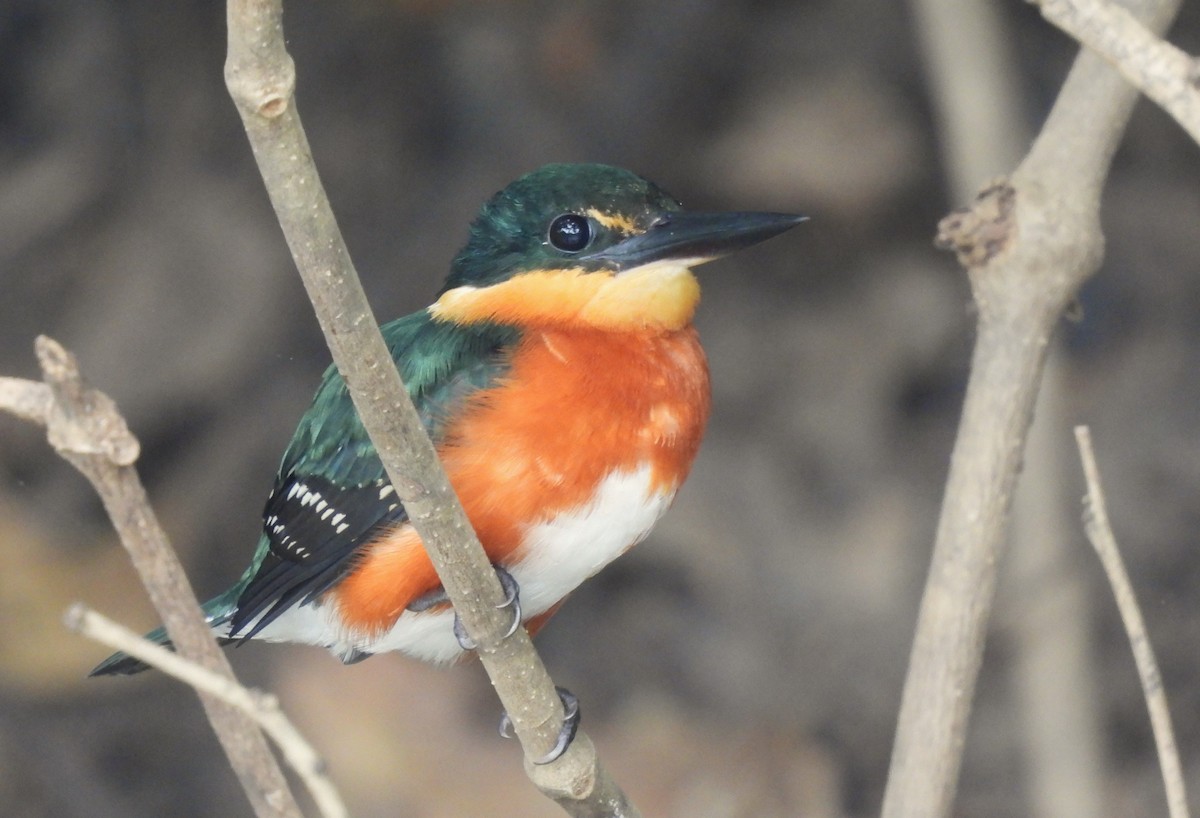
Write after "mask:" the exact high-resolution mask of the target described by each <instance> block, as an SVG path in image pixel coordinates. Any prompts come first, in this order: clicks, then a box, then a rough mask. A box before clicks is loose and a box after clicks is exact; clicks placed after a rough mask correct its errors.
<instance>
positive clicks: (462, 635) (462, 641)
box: [454, 565, 521, 650]
mask: <svg viewBox="0 0 1200 818" xmlns="http://www.w3.org/2000/svg"><path fill="white" fill-rule="evenodd" d="M492 567H493V568H495V569H496V578H497V579H498V580H500V587H501V588H503V589H504V601H503V602H501V603H500V604H499V605H497V606H496V608H498V609H499V610H504V609H505V608H512V614H513V617H512V624H510V625H509V626H508V630H507V631H505V632H504V638H505V639H507V638H508V637H510V636H512V635H513V634H514V633H516V632H517V628H519V627H521V586H519V585H517V581H516V580H515V579H513V575H512V574H510V573H508V571H505V570H504V569H503V568H501V567H500V566H499V565H493V566H492ZM454 638H455V639H457V640H458V645H459V647H461V648H462V649H463V650H475V648H477V647H479V646H478V645H476V644H475V640H474V639H472V638H471V637H470V636H468V635H467V629H466V628H464V627H463V623H462V620H461V619H460V618H459V616H458V614H457V613H455V614H454Z"/></svg>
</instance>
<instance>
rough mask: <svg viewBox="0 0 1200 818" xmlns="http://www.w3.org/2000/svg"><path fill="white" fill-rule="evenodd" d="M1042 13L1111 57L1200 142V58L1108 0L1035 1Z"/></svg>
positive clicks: (1097, 50) (1105, 56)
mask: <svg viewBox="0 0 1200 818" xmlns="http://www.w3.org/2000/svg"><path fill="white" fill-rule="evenodd" d="M1032 1H1033V3H1034V5H1036V6H1038V7H1039V8H1041V10H1042V16H1043V17H1045V18H1046V19H1047V20H1049V21H1050V22H1051V23H1053V24H1054V25H1055V26H1057V27H1058V28H1060V29H1062V30H1063V31H1065V32H1066V33H1067V34H1070V35H1071V36H1072V37H1074V38H1075V39H1076V40H1078V41H1079V42H1080V43H1082V44H1083V45H1085V46H1087V47H1088V48H1090V49H1092V50H1093V51H1095V52H1096V53H1097V54H1099V55H1100V56H1102V57H1103V58H1104V59H1106V60H1108V62H1110V63H1111V64H1112V65H1113V66H1115V67H1116V69H1117V70H1118V71H1120V72H1121V76H1123V77H1125V79H1126V80H1128V81H1129V83H1130V84H1131V85H1133V87H1135V88H1137V89H1138V90H1139V91H1141V92H1142V93H1143V94H1145V95H1146V96H1148V97H1150V99H1152V100H1154V101H1155V102H1156V103H1158V105H1159V107H1161V108H1162V109H1163V110H1164V111H1166V112H1167V113H1168V114H1170V115H1171V116H1172V117H1174V118H1175V121H1176V122H1178V123H1179V125H1180V127H1182V128H1183V129H1184V130H1185V131H1187V132H1188V134H1189V135H1190V136H1191V137H1192V139H1193V140H1195V141H1196V143H1197V144H1200V59H1197V58H1196V57H1193V56H1191V55H1190V54H1188V53H1187V52H1185V51H1182V50H1181V49H1179V48H1177V47H1175V46H1174V45H1172V44H1171V43H1169V42H1166V41H1165V40H1163V39H1162V38H1160V37H1158V36H1156V35H1155V34H1154V33H1153V32H1151V31H1150V30H1149V29H1147V28H1146V27H1145V26H1144V25H1142V24H1141V23H1140V22H1138V20H1137V18H1136V17H1134V16H1133V15H1132V14H1130V13H1129V12H1128V11H1126V10H1125V9H1123V8H1121V7H1120V6H1118V5H1116V4H1115V3H1111V2H1108V0H1032Z"/></svg>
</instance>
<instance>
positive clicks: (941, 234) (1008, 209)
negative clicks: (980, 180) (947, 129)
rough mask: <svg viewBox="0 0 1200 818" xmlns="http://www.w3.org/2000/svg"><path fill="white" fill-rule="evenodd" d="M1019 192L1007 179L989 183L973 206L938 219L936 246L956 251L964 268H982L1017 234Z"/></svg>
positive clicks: (976, 198)
mask: <svg viewBox="0 0 1200 818" xmlns="http://www.w3.org/2000/svg"><path fill="white" fill-rule="evenodd" d="M1016 198H1017V191H1016V188H1014V187H1013V186H1012V185H1011V184H1010V183H1009V181H1008V180H1007V179H1004V178H1000V179H996V180H995V181H993V182H991V183H989V184H988V185H987V186H986V187H984V189H983V190H981V191H980V192H979V195H978V196H976V197H975V203H974V204H973V205H971V207H968V208H963V209H961V210H955V211H954V212H953V213H951V214H950V215H949V216H946V218H944V219H942V220H941V221H940V222H938V232H937V237H936V238H935V239H934V242H933V243H934V245H935V246H936V247H938V248H939V249H942V250H953V251H954V253H955V255H956V256H957V257H958V262H959V264H962V265H963V266H964V267H967V268H973V267H982V266H983V265H985V264H987V263H988V262H989V261H991V260H992V259H993V258H995V257H996V256H998V255H999V254H1000V253H1002V252H1003V251H1004V250H1005V249H1006V248H1007V247H1008V245H1009V244H1010V243H1011V242H1012V240H1013V239H1014V238H1015V236H1016V222H1015V220H1014V219H1013V217H1012V214H1013V208H1014V206H1015V204H1016Z"/></svg>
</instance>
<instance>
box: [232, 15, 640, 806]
mask: <svg viewBox="0 0 1200 818" xmlns="http://www.w3.org/2000/svg"><path fill="white" fill-rule="evenodd" d="M282 15H283V9H282V3H281V0H229V2H228V5H227V19H228V30H229V55H228V59H227V61H226V64H225V79H226V85H227V86H228V87H229V92H230V96H231V97H232V98H233V100H234V103H235V104H236V105H237V108H238V112H239V113H240V114H241V116H242V122H243V125H244V126H245V129H246V134H247V136H248V137H249V140H250V145H251V147H252V149H253V151H254V158H255V161H256V162H257V163H258V167H259V170H260V172H261V173H262V176H263V182H264V185H265V186H266V189H267V193H268V195H269V196H270V198H271V203H272V205H273V206H274V208H275V213H276V216H277V217H278V219H279V223H280V226H281V227H282V228H283V233H284V237H285V239H286V240H287V243H288V247H289V248H290V249H291V251H292V255H293V257H294V259H295V261H296V266H297V268H298V270H299V272H300V276H301V278H302V279H303V281H304V286H305V289H306V290H307V291H308V294H309V298H310V299H311V300H312V302H313V308H314V310H315V312H316V314H317V319H318V321H319V322H320V325H321V329H322V331H323V332H324V334H325V338H326V341H327V343H328V344H329V349H330V352H331V353H332V356H333V360H334V363H335V364H336V365H337V367H338V370H339V372H340V373H341V374H342V377H343V378H344V379H345V381H346V385H347V387H348V388H349V391H350V396H351V398H352V399H353V400H354V405H355V408H356V409H357V410H358V414H359V417H360V418H361V419H362V423H363V426H364V427H365V428H366V430H367V432H368V434H369V435H370V437H371V441H372V442H373V443H374V445H375V448H376V449H377V451H378V453H379V457H380V460H381V461H382V462H383V465H384V467H385V469H386V470H387V474H388V478H389V479H390V480H391V482H392V485H393V486H394V487H395V490H396V494H397V496H399V498H400V499H401V500H402V501H403V503H404V508H405V510H406V512H407V513H408V517H409V519H410V520H411V522H412V524H413V526H414V528H416V530H417V532H418V533H419V534H420V536H421V540H422V542H423V543H424V545H425V548H426V550H427V552H428V553H429V557H430V559H431V561H432V562H433V565H434V567H435V569H436V570H437V573H438V576H439V578H440V579H441V581H442V586H443V587H444V588H445V590H446V594H447V596H449V598H450V601H451V603H452V604H453V605H454V609H455V611H456V613H457V614H458V615H459V617H460V619H461V621H462V624H463V626H464V627H465V629H466V631H467V633H468V635H469V636H470V638H471V639H472V640H473V641H474V642H475V644H476V645H478V654H479V656H480V659H481V660H482V663H483V666H484V668H485V669H486V670H487V673H488V676H489V677H490V678H491V680H492V685H493V687H495V689H496V693H497V695H498V696H499V698H500V701H501V702H502V703H503V705H504V707H505V709H506V710H507V712H508V715H509V717H510V718H511V719H512V721H513V725H514V728H515V731H516V734H517V737H518V738H519V739H520V740H521V745H522V747H523V749H524V751H525V758H526V771H527V772H528V773H529V775H530V777H531V778H532V779H533V780H534V783H535V784H537V786H538V787H539V788H540V789H541V790H542V792H544V793H545V794H546V795H548V796H549V797H551V798H553V799H554V800H556V801H557V802H558V803H559V804H560V805H561V806H562V807H563V808H564V809H566V810H567V811H568V812H569V813H571V814H572V815H575V816H579V817H580V818H583V816H618V815H619V816H636V814H637V813H636V811H635V810H634V808H633V807H632V806H631V805H629V803H628V800H627V799H626V797H625V795H624V794H623V793H622V792H621V791H620V789H619V788H617V786H616V784H615V783H614V782H613V781H612V779H611V778H609V777H608V775H607V774H606V773H605V772H604V770H603V768H602V767H601V766H600V763H599V760H598V758H597V757H596V754H595V748H594V747H593V745H592V743H591V741H589V740H588V739H587V737H586V736H585V735H583V734H582V733H579V734H577V735H576V738H575V741H574V743H573V744H572V745H571V748H570V749H569V750H568V751H567V752H566V753H565V754H564V755H563V756H562V757H560V758H559V759H558V760H557V761H555V762H553V763H551V764H546V765H541V766H534V765H532V764H530V763H529V759H536V758H539V757H542V756H544V755H545V754H546V753H547V751H548V750H550V749H551V748H552V747H553V746H554V745H555V743H556V742H557V738H558V733H559V731H560V727H561V725H562V721H563V707H562V703H561V702H560V700H559V697H558V694H557V692H556V691H555V688H554V683H553V682H552V681H551V679H550V676H549V674H548V673H547V672H546V668H545V666H544V665H543V664H542V662H541V659H540V658H539V657H538V655H537V653H536V651H535V650H534V649H533V645H532V643H531V642H530V640H529V636H528V634H526V632H525V631H524V629H521V628H518V629H517V631H516V632H515V633H513V634H512V635H511V636H508V635H506V634H507V631H508V622H507V618H508V616H507V612H506V611H505V610H503V609H502V608H501V603H502V601H503V599H504V593H503V590H502V589H501V587H500V584H499V582H498V581H497V579H496V575H495V572H494V571H493V570H492V568H491V565H490V563H489V561H488V558H487V555H486V554H485V553H484V551H483V548H482V546H481V545H480V544H479V540H478V539H477V538H476V536H475V533H474V530H473V529H472V528H471V525H470V522H469V521H468V520H467V517H466V514H465V513H464V511H463V509H462V506H461V505H460V504H459V502H458V499H457V498H456V497H455V495H454V492H453V490H452V489H451V487H450V483H449V480H448V479H447V477H446V474H445V471H444V470H443V469H442V467H441V464H440V462H439V460H438V458H437V453H436V451H435V450H434V448H433V444H432V443H431V442H430V440H429V438H428V436H427V435H426V434H425V430H424V427H423V425H422V423H421V420H420V417H419V416H418V415H417V412H416V409H415V408H414V407H413V405H412V401H411V400H410V399H409V397H408V393H407V392H406V390H405V389H404V385H403V383H402V382H401V380H400V375H399V373H398V372H397V371H396V366H395V363H394V362H393V361H392V358H391V355H390V354H389V353H388V351H387V347H386V346H385V344H384V341H383V338H382V336H381V335H380V332H379V328H378V326H377V323H376V321H375V318H374V316H373V315H372V312H371V309H370V306H369V305H368V303H367V300H366V296H365V295H364V294H363V290H362V285H361V284H360V283H359V280H358V274H357V273H356V272H355V270H354V266H353V264H352V263H351V261H350V257H349V253H348V251H347V249H346V246H345V242H344V241H343V239H342V236H341V233H340V231H339V230H338V227H337V222H336V220H335V218H334V215H333V211H332V210H331V208H330V206H329V201H328V198H327V197H326V195H325V191H324V188H323V186H322V185H321V180H320V178H319V176H318V174H317V170H316V167H315V165H314V164H313V161H312V154H311V151H310V150H309V146H308V140H307V138H306V137H305V135H304V130H303V127H302V126H301V123H300V118H299V115H298V113H297V111H296V101H295V96H294V91H295V83H296V72H295V67H294V65H293V63H292V59H291V57H290V56H289V55H288V53H287V49H286V45H285V42H284V37H283V22H282Z"/></svg>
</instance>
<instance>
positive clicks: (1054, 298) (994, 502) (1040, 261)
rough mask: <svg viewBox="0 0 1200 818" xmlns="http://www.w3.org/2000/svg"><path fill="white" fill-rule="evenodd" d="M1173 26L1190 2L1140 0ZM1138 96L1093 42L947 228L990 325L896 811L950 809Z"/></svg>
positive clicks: (936, 564) (907, 722)
mask: <svg viewBox="0 0 1200 818" xmlns="http://www.w3.org/2000/svg"><path fill="white" fill-rule="evenodd" d="M1141 6H1142V8H1143V10H1144V11H1145V12H1146V15H1147V16H1148V17H1151V18H1153V19H1152V21H1150V22H1149V25H1150V27H1151V28H1152V29H1154V30H1163V29H1164V28H1165V27H1166V24H1167V22H1168V21H1169V20H1170V19H1171V18H1172V17H1173V16H1174V13H1175V11H1176V10H1177V8H1178V0H1158V2H1155V1H1154V0H1145V1H1144V2H1143V3H1142V4H1141ZM1135 100H1136V94H1135V93H1134V91H1133V89H1131V88H1130V87H1129V86H1128V85H1126V84H1125V83H1124V82H1123V81H1122V80H1121V78H1120V76H1119V75H1118V74H1116V72H1114V71H1113V70H1112V69H1110V68H1109V67H1108V66H1107V65H1105V64H1104V62H1103V61H1102V60H1101V59H1100V58H1099V57H1097V56H1095V55H1094V54H1091V53H1082V54H1080V55H1079V57H1078V58H1077V59H1076V61H1075V65H1074V66H1073V68H1072V70H1071V73H1070V75H1069V76H1068V77H1067V80H1066V82H1065V83H1064V85H1063V89H1062V91H1061V92H1060V94H1059V96H1058V99H1057V101H1056V102H1055V105H1054V108H1053V109H1052V110H1051V112H1050V116H1049V119H1048V120H1047V122H1046V124H1045V126H1044V127H1043V129H1042V131H1041V133H1040V135H1039V136H1038V138H1037V140H1036V141H1035V143H1034V145H1033V147H1032V148H1031V150H1030V152H1029V154H1028V155H1027V156H1026V157H1025V159H1024V160H1022V162H1021V164H1020V165H1019V166H1018V168H1017V169H1016V171H1015V172H1014V173H1013V175H1012V176H1011V178H1010V179H1008V180H999V181H997V182H995V183H993V184H991V185H989V186H988V187H987V188H986V189H985V190H984V191H983V192H982V193H980V195H979V197H978V199H977V200H976V202H975V205H974V206H973V208H972V209H971V210H970V211H965V212H962V213H957V214H952V215H951V216H949V217H947V218H946V219H945V220H943V222H942V224H941V225H940V226H939V243H941V244H943V245H944V246H947V247H953V248H954V249H955V250H956V251H957V253H958V257H959V261H960V262H961V263H962V264H963V265H964V266H965V267H967V270H968V275H969V278H970V281H971V289H972V294H973V297H974V301H975V305H976V307H977V309H978V312H979V327H978V334H977V339H976V343H975V350H974V353H973V356H972V363H971V376H970V380H969V382H968V385H967V394H966V398H965V401H964V404H963V414H962V420H961V422H960V425H959V430H958V436H957V438H956V439H955V444H954V451H953V453H952V455H951V462H950V474H949V476H948V477H947V484H946V491H945V494H944V496H943V500H942V510H941V515H940V517H939V520H938V527H937V534H936V538H935V542H934V549H933V556H932V559H931V563H930V568H929V576H928V579H927V581H926V585H925V592H924V596H923V597H922V600H921V609H920V613H919V616H918V620H917V628H916V634H915V636H914V641H913V648H912V654H911V657H910V661H909V670H908V677H907V679H906V680H905V685H904V694H903V697H902V701H901V707H900V715H899V721H898V724H897V727H896V738H895V743H894V745H893V750H892V764H891V769H890V771H889V775H888V782H887V789H886V791H885V794H884V803H883V811H882V814H883V816H884V818H913V816H920V818H943V816H947V815H949V814H950V809H951V806H952V804H953V800H954V793H955V789H956V787H957V781H958V772H959V768H960V766H961V763H962V749H963V745H964V742H965V735H966V727H967V721H968V716H969V714H970V709H971V702H972V699H973V697H974V692H975V683H976V681H977V678H978V675H979V664H980V661H981V658H982V655H983V645H984V640H985V637H986V633H987V624H988V619H989V616H990V614H991V608H992V601H993V598H994V595H995V585H996V565H997V562H998V561H999V559H1000V557H1001V555H1002V552H1003V547H1004V544H1005V542H1006V540H1007V537H1008V522H1009V520H1008V518H1009V514H1008V512H1009V508H1010V504H1011V499H1012V494H1013V488H1014V486H1015V483H1016V478H1017V472H1018V470H1019V468H1020V464H1021V455H1022V451H1023V449H1024V446H1025V439H1026V436H1027V434H1028V431H1029V423H1030V419H1031V415H1032V411H1033V404H1034V400H1035V398H1036V395H1037V386H1038V382H1039V379H1040V378H1041V374H1042V368H1043V364H1044V361H1045V353H1046V347H1047V344H1048V343H1049V339H1050V334H1051V332H1052V331H1053V329H1054V326H1055V324H1056V323H1057V322H1058V320H1059V317H1060V316H1061V315H1062V311H1063V309H1064V308H1065V306H1066V305H1067V304H1068V303H1069V302H1070V300H1071V299H1072V298H1073V297H1074V295H1075V293H1076V292H1077V291H1078V289H1079V287H1080V285H1082V284H1083V282H1084V281H1086V280H1087V279H1088V278H1089V277H1090V276H1091V275H1092V274H1093V273H1094V272H1095V270H1096V269H1097V267H1098V266H1099V264H1100V260H1101V257H1102V255H1103V238H1102V235H1101V233H1100V228H1099V199H1100V192H1101V190H1102V189H1103V186H1104V180H1105V177H1106V176H1107V172H1108V166H1109V162H1110V160H1111V158H1112V154H1113V151H1114V150H1115V149H1116V145H1117V142H1118V141H1119V139H1120V135H1121V133H1122V132H1123V130H1124V127H1125V123H1126V122H1127V121H1128V118H1129V113H1130V111H1131V110H1132V108H1133V103H1134V101H1135Z"/></svg>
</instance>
